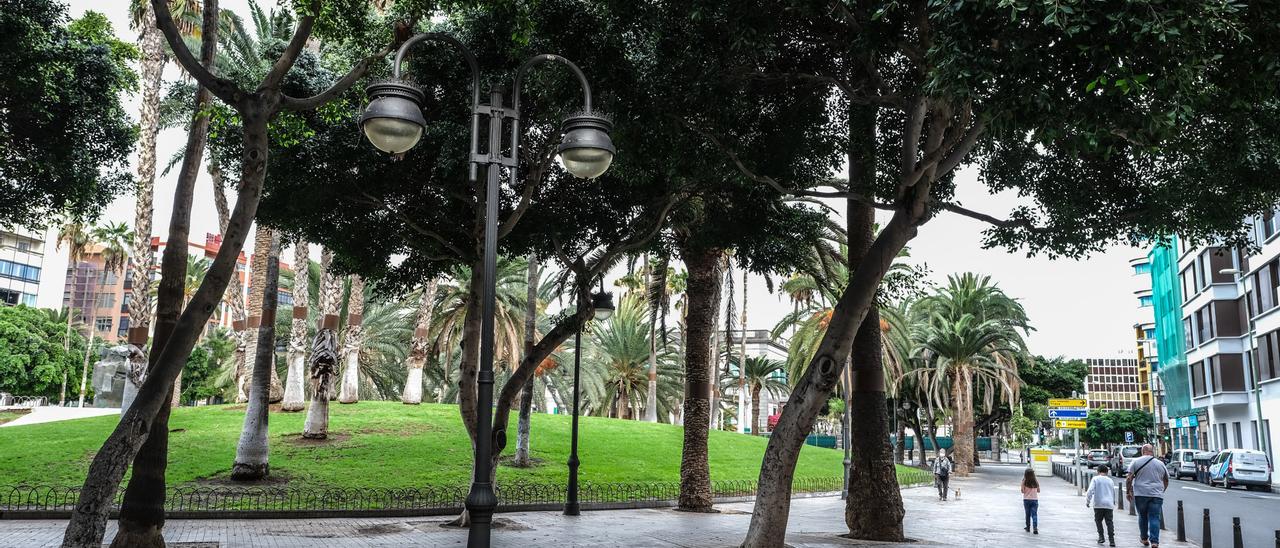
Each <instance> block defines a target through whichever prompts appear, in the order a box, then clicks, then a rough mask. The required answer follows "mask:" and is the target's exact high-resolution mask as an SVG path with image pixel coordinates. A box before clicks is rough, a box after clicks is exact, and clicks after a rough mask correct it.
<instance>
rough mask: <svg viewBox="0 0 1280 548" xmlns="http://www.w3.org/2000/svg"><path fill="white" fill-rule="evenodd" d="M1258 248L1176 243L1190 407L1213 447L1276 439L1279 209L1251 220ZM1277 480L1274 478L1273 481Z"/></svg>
mask: <svg viewBox="0 0 1280 548" xmlns="http://www.w3.org/2000/svg"><path fill="white" fill-rule="evenodd" d="M1248 222H1249V224H1250V226H1251V229H1252V231H1253V238H1254V241H1255V242H1256V243H1257V245H1258V246H1259V250H1258V252H1257V253H1247V252H1241V251H1240V250H1237V249H1232V248H1228V247H1223V246H1200V247H1190V246H1187V245H1185V243H1183V244H1180V245H1179V247H1178V250H1177V252H1178V268H1179V281H1180V284H1181V290H1182V296H1183V303H1182V322H1183V328H1184V331H1185V334H1184V337H1185V340H1184V344H1185V347H1186V359H1187V367H1188V368H1189V379H1190V390H1191V401H1192V405H1193V406H1195V407H1197V408H1204V409H1205V410H1206V411H1207V416H1208V425H1207V426H1208V428H1207V429H1204V428H1203V427H1204V425H1202V429H1204V430H1206V433H1207V436H1206V437H1207V440H1206V441H1207V442H1208V446H1209V447H1210V448H1212V449H1227V448H1240V449H1255V450H1264V451H1265V452H1266V453H1268V455H1269V456H1270V458H1271V461H1272V462H1273V463H1274V462H1275V458H1276V455H1277V452H1276V450H1275V447H1274V444H1273V441H1274V440H1277V439H1280V238H1278V236H1280V211H1272V212H1271V213H1270V214H1268V215H1267V216H1265V217H1264V218H1255V219H1250V220H1249V221H1248ZM1277 479H1280V478H1275V477H1273V481H1276V480H1277Z"/></svg>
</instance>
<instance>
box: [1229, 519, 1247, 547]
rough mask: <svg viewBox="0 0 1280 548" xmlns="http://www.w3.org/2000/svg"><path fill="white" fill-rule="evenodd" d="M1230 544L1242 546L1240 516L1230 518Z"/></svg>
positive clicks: (1242, 536) (1242, 537)
mask: <svg viewBox="0 0 1280 548" xmlns="http://www.w3.org/2000/svg"><path fill="white" fill-rule="evenodd" d="M1231 546H1232V547H1233V548H1244V535H1243V534H1241V532H1240V518H1231Z"/></svg>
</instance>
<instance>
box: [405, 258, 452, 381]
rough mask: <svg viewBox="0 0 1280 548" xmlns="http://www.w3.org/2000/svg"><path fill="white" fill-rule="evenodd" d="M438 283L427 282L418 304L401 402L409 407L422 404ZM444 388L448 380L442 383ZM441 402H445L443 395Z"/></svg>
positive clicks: (433, 281)
mask: <svg viewBox="0 0 1280 548" xmlns="http://www.w3.org/2000/svg"><path fill="white" fill-rule="evenodd" d="M435 300H436V281H435V280H434V279H432V280H429V281H427V284H426V286H424V287H423V288H422V299H421V300H420V301H419V302H418V314H417V316H416V319H415V320H414V324H413V342H412V343H410V347H409V363H408V369H409V374H408V377H407V378H406V379H405V381H404V391H403V392H401V396H400V401H402V402H404V403H406V404H409V405H418V404H420V403H422V369H423V367H426V365H427V355H428V353H429V352H430V349H431V342H430V335H431V313H432V312H433V311H434V310H435ZM440 385H441V386H442V387H444V386H447V385H448V380H447V377H446V380H445V381H443V382H441V383H440ZM439 400H440V401H441V402H443V401H444V396H443V394H442V395H441V396H440V398H439Z"/></svg>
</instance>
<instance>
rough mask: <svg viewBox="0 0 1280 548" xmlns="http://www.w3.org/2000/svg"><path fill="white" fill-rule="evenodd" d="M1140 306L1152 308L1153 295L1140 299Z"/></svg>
mask: <svg viewBox="0 0 1280 548" xmlns="http://www.w3.org/2000/svg"><path fill="white" fill-rule="evenodd" d="M1138 306H1140V307H1144V308H1145V307H1149V306H1151V295H1143V296H1141V297H1138Z"/></svg>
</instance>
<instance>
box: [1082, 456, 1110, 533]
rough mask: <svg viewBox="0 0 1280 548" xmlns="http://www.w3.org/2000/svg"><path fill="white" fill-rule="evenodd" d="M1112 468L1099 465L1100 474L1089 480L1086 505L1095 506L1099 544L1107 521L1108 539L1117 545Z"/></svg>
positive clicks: (1094, 512) (1094, 520)
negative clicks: (1103, 523)
mask: <svg viewBox="0 0 1280 548" xmlns="http://www.w3.org/2000/svg"><path fill="white" fill-rule="evenodd" d="M1109 471H1110V468H1109V467H1108V466H1107V465H1105V464H1099V465H1098V475H1096V476H1094V477H1093V481H1090V482H1089V491H1088V492H1086V493H1085V498H1084V505H1085V506H1092V507H1093V523H1094V524H1095V525H1097V526H1098V544H1102V543H1103V542H1104V539H1103V537H1102V522H1104V521H1105V522H1106V523H1107V539H1109V540H1110V541H1111V545H1112V546H1115V545H1116V526H1115V523H1114V522H1113V521H1112V519H1113V518H1114V514H1115V512H1114V510H1115V509H1116V495H1115V488H1116V486H1115V484H1114V483H1112V482H1111V475H1110V474H1108V473H1107V472H1109Z"/></svg>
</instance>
